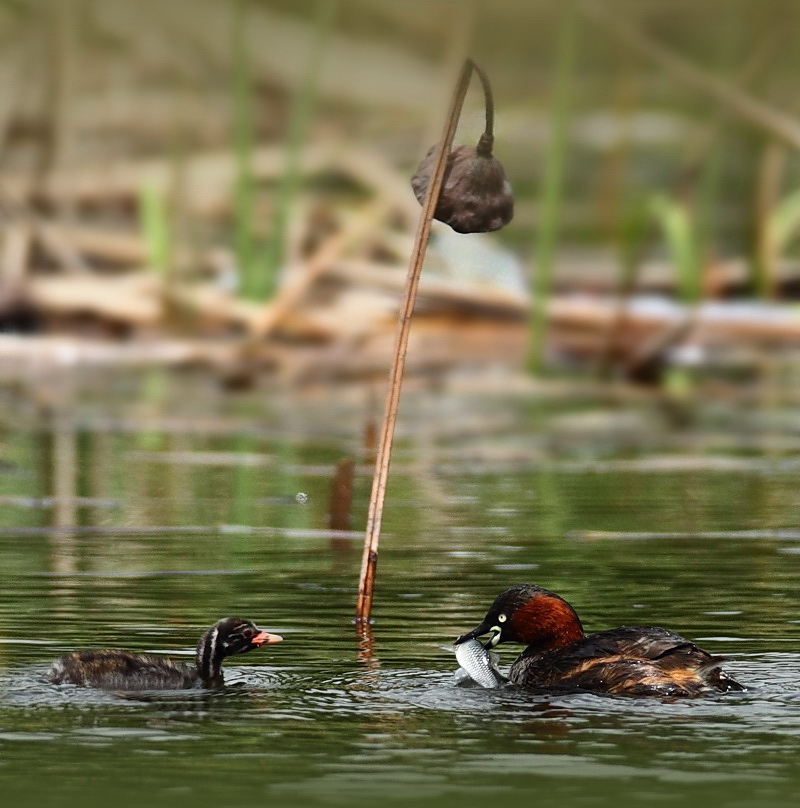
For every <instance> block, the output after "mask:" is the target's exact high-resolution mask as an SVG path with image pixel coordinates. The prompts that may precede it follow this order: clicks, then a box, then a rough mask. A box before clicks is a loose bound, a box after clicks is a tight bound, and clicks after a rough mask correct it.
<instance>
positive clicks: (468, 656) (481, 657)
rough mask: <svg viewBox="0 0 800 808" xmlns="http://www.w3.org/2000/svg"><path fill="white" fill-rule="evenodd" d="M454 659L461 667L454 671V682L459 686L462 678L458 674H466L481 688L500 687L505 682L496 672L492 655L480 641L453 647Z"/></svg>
mask: <svg viewBox="0 0 800 808" xmlns="http://www.w3.org/2000/svg"><path fill="white" fill-rule="evenodd" d="M455 652H456V659H457V660H458V664H459V665H461V667H460V668H459V669H458V670H457V671H456V681H457V682H458V683H459V684H461V683H462V682H463V681H464V677H463V676H460V677H459V674H460V673H462V671H463V672H466V673H467V675H468V676H469V678H470V679H472V680H473V681H474V682H477V683H478V684H479V685H480V686H481V687H488V688H494V687H500V685H502V684H505V682H506V681H507V680H506V678H505V676H503V674H502V673H500V671H498V670H497V667H496V665H495V660H494V659H493V655H492V654H490V653H489V651H487V650H486V649H485V648H484V647H483V645H482V643H481V642H480V640H467V641H466V642H462V643H459V644H458V645H457V646H456V647H455Z"/></svg>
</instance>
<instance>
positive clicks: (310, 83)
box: [231, 0, 338, 303]
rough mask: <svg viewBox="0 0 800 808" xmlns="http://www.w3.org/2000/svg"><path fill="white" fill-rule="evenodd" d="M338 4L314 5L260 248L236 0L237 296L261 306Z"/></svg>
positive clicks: (250, 103)
mask: <svg viewBox="0 0 800 808" xmlns="http://www.w3.org/2000/svg"><path fill="white" fill-rule="evenodd" d="M337 4H338V0H318V2H317V8H316V15H315V19H314V41H313V43H312V46H311V53H310V59H309V62H308V67H307V71H306V74H305V77H304V80H303V83H302V86H301V88H300V91H299V92H298V93H297V95H296V96H295V98H294V100H293V103H292V106H291V112H290V115H289V123H288V130H287V136H286V141H285V153H286V165H285V169H284V172H283V175H282V177H281V180H280V182H279V184H278V188H277V191H276V194H275V200H274V206H273V214H272V223H271V227H270V230H269V234H268V240H267V243H266V245H265V246H264V247H263V249H262V247H261V245H259V243H258V238H257V230H258V228H257V227H256V215H257V194H256V187H255V181H254V179H253V172H252V159H253V151H254V146H255V139H256V125H255V117H256V116H255V110H254V104H255V100H254V99H255V93H254V90H255V87H254V82H253V75H252V67H251V63H250V57H249V53H248V43H247V30H248V22H249V19H250V14H251V12H252V2H251V0H237V3H236V7H235V12H234V20H233V36H232V46H231V47H232V51H233V84H234V150H235V154H236V184H235V191H234V210H235V221H234V242H235V252H236V263H237V266H238V268H239V274H240V278H241V282H240V294H241V296H242V297H243V298H245V299H247V300H252V301H254V302H257V303H263V302H264V301H266V300H268V299H269V298H271V297H272V295H273V294H274V292H275V290H276V288H277V286H278V276H279V273H280V270H281V266H282V264H283V260H284V252H285V243H286V233H287V230H288V227H289V218H290V216H291V212H292V208H293V205H294V200H295V198H296V196H297V190H298V187H299V184H300V171H299V164H300V154H301V152H302V149H303V147H304V146H305V144H306V140H307V136H308V128H309V123H310V121H311V118H312V116H313V113H314V109H315V106H316V101H317V85H318V82H319V74H320V69H321V66H322V59H323V56H324V54H325V46H326V44H327V41H328V39H329V37H330V34H331V31H332V30H333V22H334V19H335V15H336V9H337Z"/></svg>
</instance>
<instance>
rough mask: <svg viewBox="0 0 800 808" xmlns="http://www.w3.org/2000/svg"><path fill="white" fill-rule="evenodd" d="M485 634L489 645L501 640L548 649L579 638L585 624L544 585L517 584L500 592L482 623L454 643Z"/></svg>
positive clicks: (581, 635)
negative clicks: (582, 624) (544, 587)
mask: <svg viewBox="0 0 800 808" xmlns="http://www.w3.org/2000/svg"><path fill="white" fill-rule="evenodd" d="M486 634H488V635H489V639H488V640H487V641H486V642H485V643H484V645H485V646H486V647H487V648H493V647H494V646H495V645H498V644H499V643H501V642H518V643H522V644H523V645H534V646H536V647H537V648H539V649H540V650H542V651H545V650H549V649H551V648H560V647H562V646H564V645H569V643H571V642H575V640H579V639H580V638H581V637H583V626H581V621H580V619H579V618H578V615H577V614H576V613H575V610H574V609H573V608H572V606H570V605H569V603H567V601H565V600H564V598H562V597H559V596H558V595H556V594H555V593H554V592H550V591H549V590H547V589H543V588H542V587H541V586H536V585H534V584H517V585H516V586H512V587H509V588H508V589H506V590H505V591H504V592H501V593H500V594H499V595H498V596H497V597H496V598H495V600H494V603H492V605H491V607H490V608H489V611H488V612H487V613H486V617H484V618H483V621H482V622H481V624H480V625H479V626H477V627H476V628H474V629H473V630H472V631H470V632H468V633H466V634H462V635H461V636H460V637H459V638H458V639H457V640H456V642H455V644H456V645H458V644H459V643H462V642H466V641H467V640H472V639H475V638H477V637H483V636H484V635H486Z"/></svg>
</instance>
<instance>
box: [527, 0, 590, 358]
mask: <svg viewBox="0 0 800 808" xmlns="http://www.w3.org/2000/svg"><path fill="white" fill-rule="evenodd" d="M577 42H578V15H577V13H576V0H567V2H565V3H564V5H563V6H562V8H561V20H560V23H559V28H558V43H557V54H556V75H555V90H554V93H553V116H552V117H553V133H552V136H551V138H550V143H549V146H548V149H547V153H546V156H545V165H544V179H543V182H542V192H541V197H540V211H541V213H540V225H539V232H538V237H537V241H536V254H535V261H534V280H533V305H532V308H531V337H530V340H531V341H530V345H529V348H528V367H529V369H530V370H531V372H533V373H538V372H540V371H541V368H542V361H543V357H544V340H545V333H546V330H547V307H548V301H549V299H550V292H551V289H552V285H553V263H554V259H555V249H556V243H557V241H558V231H559V226H560V223H561V201H562V197H563V188H564V164H565V162H566V153H567V123H568V121H569V113H570V102H571V100H572V76H573V72H574V69H575V59H576V55H577Z"/></svg>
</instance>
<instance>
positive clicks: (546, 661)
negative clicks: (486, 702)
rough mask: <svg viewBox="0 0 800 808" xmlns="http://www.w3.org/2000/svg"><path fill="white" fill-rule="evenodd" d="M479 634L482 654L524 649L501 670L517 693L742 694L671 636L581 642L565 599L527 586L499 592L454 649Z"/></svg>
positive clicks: (619, 634) (704, 656) (714, 661)
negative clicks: (514, 646)
mask: <svg viewBox="0 0 800 808" xmlns="http://www.w3.org/2000/svg"><path fill="white" fill-rule="evenodd" d="M485 634H489V635H490V637H489V639H488V641H487V642H486V643H484V645H485V646H486V648H492V647H493V646H495V645H497V644H498V643H501V642H517V643H522V644H523V645H527V646H528V647H527V648H526V649H525V650H524V651H523V652H522V654H521V655H520V656H519V657H517V659H516V660H515V661H514V662H513V663H512V665H511V670H510V672H509V680H510V681H511V682H512V683H514V684H517V685H521V686H523V687H531V688H538V689H541V690H546V691H561V692H563V691H588V692H592V693H613V694H622V695H630V696H662V697H673V696H698V695H701V694H704V693H712V692H722V693H724V692H727V691H731V690H744V689H745V688H744V686H743V685H741V684H739V682H737V681H736V680H735V679H733V678H732V677H731V676H729V675H728V674H727V673H725V672H724V671H723V670H722V669H721V668H720V667H719V666H720V663H721V662H723V661H724V658H723V657H718V656H712V655H711V654H709V653H708V652H707V651H703V650H702V649H701V648H698V647H697V646H696V645H695V644H694V643H692V642H691V641H689V640H687V639H685V638H684V637H681V636H680V635H679V634H675V633H673V632H672V631H667V630H666V629H663V628H656V627H652V626H622V627H620V628H614V629H610V630H608V631H599V632H597V633H596V634H589V635H588V636H587V635H586V634H584V631H583V626H582V625H581V621H580V619H579V618H578V615H577V614H576V612H575V610H574V609H573V608H572V606H570V605H569V603H567V601H566V600H564V599H563V598H562V597H560V596H558V595H556V594H555V593H554V592H550V591H548V590H547V589H543V588H542V587H540V586H535V585H533V584H518V585H517V586H512V587H511V588H510V589H506V590H505V592H501V593H500V594H499V595H498V596H497V598H496V599H495V601H494V603H493V604H492V606H491V608H490V609H489V611H488V612H487V613H486V617H485V618H484V619H483V622H482V623H481V624H480V625H479V626H478V627H477V628H475V629H473V630H472V631H470V632H468V633H467V634H463V635H462V636H460V637H459V638H458V639H457V640H456V641H455V644H456V645H458V644H459V643H463V642H466V641H467V640H471V639H475V638H477V637H482V636H484V635H485Z"/></svg>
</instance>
